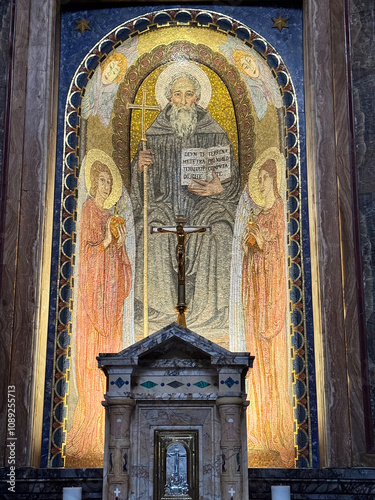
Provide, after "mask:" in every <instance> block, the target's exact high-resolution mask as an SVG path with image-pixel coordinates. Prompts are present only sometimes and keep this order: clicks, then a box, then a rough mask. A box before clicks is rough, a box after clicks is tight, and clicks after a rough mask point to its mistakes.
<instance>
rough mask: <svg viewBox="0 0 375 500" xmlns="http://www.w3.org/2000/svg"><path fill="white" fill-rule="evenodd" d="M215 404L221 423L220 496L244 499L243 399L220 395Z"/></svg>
mask: <svg viewBox="0 0 375 500" xmlns="http://www.w3.org/2000/svg"><path fill="white" fill-rule="evenodd" d="M216 404H217V406H218V408H219V415H220V423H221V441H220V452H221V466H220V482H221V498H223V499H226V498H230V499H231V500H244V499H245V498H247V491H245V492H244V488H243V470H245V471H246V472H247V459H246V458H245V461H244V460H243V459H244V457H243V453H242V450H243V446H242V439H243V436H242V433H241V429H242V427H243V425H242V422H243V420H244V411H245V408H244V400H243V399H242V398H238V397H221V398H219V399H217V401H216ZM244 449H246V445H245V447H244Z"/></svg>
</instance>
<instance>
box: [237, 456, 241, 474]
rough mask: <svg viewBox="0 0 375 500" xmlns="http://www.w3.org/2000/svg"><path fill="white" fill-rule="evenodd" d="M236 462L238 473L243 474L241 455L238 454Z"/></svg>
mask: <svg viewBox="0 0 375 500" xmlns="http://www.w3.org/2000/svg"><path fill="white" fill-rule="evenodd" d="M236 460H237V471H236V472H241V461H240V454H239V453H237V454H236Z"/></svg>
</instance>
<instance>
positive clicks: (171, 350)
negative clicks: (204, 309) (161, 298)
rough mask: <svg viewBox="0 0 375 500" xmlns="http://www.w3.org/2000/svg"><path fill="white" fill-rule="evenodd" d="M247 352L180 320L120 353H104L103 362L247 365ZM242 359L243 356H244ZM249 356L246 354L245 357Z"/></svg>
mask: <svg viewBox="0 0 375 500" xmlns="http://www.w3.org/2000/svg"><path fill="white" fill-rule="evenodd" d="M244 355H245V353H233V352H230V351H228V350H227V349H225V348H224V347H221V346H219V345H218V344H215V343H214V342H211V341H210V340H208V339H206V338H205V337H202V336H201V335H198V334H197V333H195V332H193V331H192V330H189V329H188V328H185V327H183V326H181V325H179V324H178V323H172V324H170V325H168V326H166V327H165V328H163V329H161V330H159V331H157V332H155V333H153V334H151V335H150V336H148V337H146V338H144V339H142V340H140V341H139V342H136V343H135V344H133V345H131V346H130V347H127V348H126V349H123V350H122V351H120V352H119V353H105V354H100V355H99V359H100V362H101V365H102V366H103V365H107V364H116V365H118V364H132V365H140V366H141V365H147V364H149V363H151V362H152V363H154V362H156V361H158V360H170V359H175V360H187V361H195V362H196V361H200V362H203V363H208V364H215V365H217V364H222V365H227V364H230V365H231V364H235V365H237V364H243V363H244ZM240 358H241V359H240ZM245 358H246V356H245Z"/></svg>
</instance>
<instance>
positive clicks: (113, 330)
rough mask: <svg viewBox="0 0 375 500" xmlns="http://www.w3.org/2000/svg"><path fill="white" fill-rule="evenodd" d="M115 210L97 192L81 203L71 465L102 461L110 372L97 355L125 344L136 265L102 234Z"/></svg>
mask: <svg viewBox="0 0 375 500" xmlns="http://www.w3.org/2000/svg"><path fill="white" fill-rule="evenodd" d="M112 215H113V214H112V213H111V212H109V210H106V209H100V208H99V207H98V206H97V205H96V204H95V202H94V200H93V199H92V198H89V199H88V200H87V201H86V202H85V203H84V205H83V207H82V212H81V237H80V250H79V269H78V273H79V294H78V301H77V326H76V338H75V339H72V342H74V343H75V349H76V378H77V390H78V396H79V399H78V404H77V406H76V409H75V412H74V418H73V426H72V428H71V429H70V430H69V432H68V434H67V447H66V457H67V466H68V467H90V466H91V467H93V466H94V467H100V466H101V465H102V464H101V463H100V460H102V455H103V450H104V408H103V407H102V405H101V402H102V401H103V395H104V393H105V376H104V374H103V373H102V372H101V370H99V368H98V363H97V360H96V356H97V355H98V354H99V353H101V352H103V353H105V352H118V351H120V350H121V349H122V348H123V345H122V324H123V310H124V301H125V299H126V297H127V296H128V294H129V292H130V289H131V284H132V271H131V266H130V262H129V259H128V256H127V253H126V250H125V247H124V246H121V247H120V248H118V246H117V243H116V242H115V240H114V239H112V242H111V243H110V245H109V246H108V247H107V248H106V249H105V248H104V244H103V240H104V238H105V233H106V225H107V222H108V219H109V218H110V217H112Z"/></svg>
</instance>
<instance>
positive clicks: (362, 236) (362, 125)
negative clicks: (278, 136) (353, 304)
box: [350, 0, 375, 450]
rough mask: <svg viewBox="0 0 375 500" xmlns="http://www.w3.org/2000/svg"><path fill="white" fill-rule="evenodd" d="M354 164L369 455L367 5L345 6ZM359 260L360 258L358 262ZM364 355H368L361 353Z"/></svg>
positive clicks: (371, 75)
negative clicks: (350, 77)
mask: <svg viewBox="0 0 375 500" xmlns="http://www.w3.org/2000/svg"><path fill="white" fill-rule="evenodd" d="M350 28H351V40H352V46H351V60H352V75H353V111H354V123H355V144H354V147H355V161H356V178H355V182H356V183H357V196H358V206H359V218H358V229H359V241H360V257H361V264H362V266H361V268H360V267H359V269H358V274H359V275H362V283H361V287H360V288H361V291H362V293H363V297H362V301H361V306H362V309H361V312H362V313H363V314H362V315H361V318H362V326H363V329H364V336H363V339H362V342H363V351H364V352H363V378H364V385H365V400H366V402H367V409H368V413H367V416H368V421H367V423H368V426H367V434H368V436H367V437H368V443H367V446H368V449H372V450H374V433H375V389H374V388H375V370H374V367H375V321H374V317H375V303H374V298H375V286H374V284H375V282H374V271H375V224H374V209H375V174H374V172H375V171H374V163H375V139H374V137H375V103H374V100H373V99H372V98H369V96H372V95H373V93H374V91H375V70H374V67H375V55H374V49H375V36H374V33H375V10H374V3H373V2H372V1H370V0H362V1H360V2H353V1H351V2H350ZM358 257H359V256H358ZM366 351H367V352H366Z"/></svg>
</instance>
